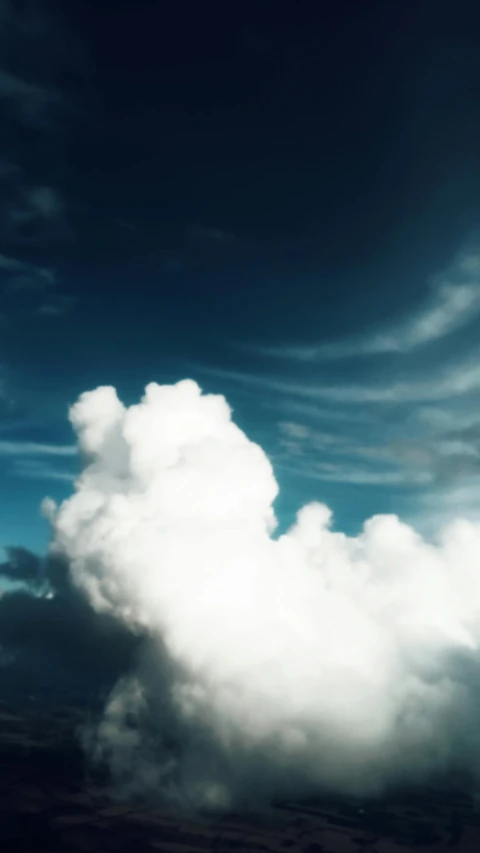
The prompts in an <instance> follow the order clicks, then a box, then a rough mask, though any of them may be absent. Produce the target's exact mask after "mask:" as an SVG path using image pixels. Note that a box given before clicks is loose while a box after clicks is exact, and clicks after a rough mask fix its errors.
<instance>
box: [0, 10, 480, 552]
mask: <svg viewBox="0 0 480 853" xmlns="http://www.w3.org/2000/svg"><path fill="white" fill-rule="evenodd" d="M472 6H473V4H470V3H468V4H467V3H457V4H455V7H454V8H453V7H452V5H451V4H450V3H446V2H435V3H434V2H428V0H426V2H415V3H413V2H412V3H410V2H398V3H397V2H387V3H385V2H384V1H383V0H382V2H369V3H358V2H357V3H356V2H340V1H339V0H338V1H337V2H324V3H321V4H314V5H312V4H311V3H303V2H298V3H295V4H294V5H292V4H291V3H278V4H276V6H275V14H274V15H272V12H271V8H269V7H268V6H267V5H265V6H263V5H262V4H260V5H259V6H256V7H254V6H252V5H248V4H238V6H234V7H231V6H230V5H228V7H227V6H225V5H224V4H218V5H216V4H215V5H212V7H211V10H209V9H205V8H204V7H203V6H202V7H201V8H200V6H198V5H197V4H190V3H180V4H160V3H157V2H153V0H152V1H151V2H146V0H138V2H136V3H134V4H133V3H131V2H126V0H125V2H121V0H120V2H118V3H116V4H115V6H114V7H113V6H108V5H107V4H98V2H93V0H91V1H90V0H71V2H70V3H68V4H65V3H60V2H57V0H51V2H41V0H39V2H25V3H15V2H10V1H9V0H0V110H1V127H2V133H1V136H0V288H1V306H0V315H1V338H0V340H1V355H0V367H1V386H0V392H1V400H0V406H1V408H0V544H1V545H2V546H3V547H7V546H12V545H14V546H22V547H25V548H28V549H32V550H33V551H36V552H38V553H43V552H44V551H45V549H46V547H47V543H48V539H49V535H50V534H49V525H48V523H47V521H46V519H45V518H44V516H43V515H42V512H41V509H40V507H41V503H42V500H43V499H44V498H45V497H46V496H50V497H52V498H53V499H54V500H56V501H57V502H58V501H61V500H63V499H65V498H67V497H68V496H69V495H70V494H71V492H72V489H73V479H74V477H75V476H76V474H77V473H78V471H79V467H80V463H79V459H78V454H77V451H76V446H75V441H74V435H73V433H72V429H71V425H70V424H69V421H68V410H69V407H70V406H71V405H72V404H73V403H74V402H75V401H76V399H77V398H78V396H79V394H81V393H82V392H84V391H88V390H92V389H95V388H97V387H98V386H103V385H108V386H114V387H115V388H116V389H117V391H118V394H119V396H120V398H121V399H122V400H123V401H124V402H125V403H126V404H127V405H128V404H131V403H133V402H134V401H137V400H138V399H139V398H140V397H141V395H142V393H143V389H144V388H145V387H146V386H147V385H148V384H149V383H150V382H157V383H159V384H160V385H162V384H170V383H175V382H178V381H179V380H182V379H185V378H191V379H194V380H195V381H196V382H197V383H198V384H199V385H200V387H201V388H203V389H204V390H205V392H208V393H211V392H213V393H218V394H222V395H224V396H225V397H226V399H227V401H228V403H229V404H230V406H231V407H232V408H233V418H234V421H235V423H236V424H238V426H239V427H240V428H241V429H242V430H244V431H245V432H246V434H247V435H248V436H249V438H250V439H251V440H253V441H255V442H258V443H259V444H260V445H261V446H262V447H263V449H264V450H265V452H266V453H267V454H268V456H269V458H270V460H271V462H272V464H273V466H274V471H275V476H276V478H277V480H278V482H279V485H280V492H279V496H278V498H277V499H276V502H275V510H276V513H277V517H278V519H279V524H280V529H284V528H285V527H286V526H288V525H289V524H290V523H291V522H292V521H293V518H294V516H295V512H296V511H297V509H298V508H299V507H300V506H302V505H304V504H305V503H308V502H309V501H310V500H320V501H322V502H325V503H326V504H328V506H330V507H331V508H332V510H333V513H334V522H333V523H334V525H336V526H338V528H339V529H342V530H345V531H347V532H352V533H355V532H357V531H358V530H359V529H360V527H361V525H362V523H363V522H364V520H365V519H366V518H368V517H370V516H372V515H375V514H377V513H392V512H395V513H398V514H399V515H400V516H401V517H402V518H404V519H406V520H408V521H411V522H412V523H413V524H414V526H416V527H417V528H418V529H419V530H421V531H422V532H425V533H426V534H428V535H430V534H432V535H433V534H434V533H435V531H436V529H437V527H438V525H439V524H440V523H441V522H442V521H443V520H444V519H446V518H447V519H448V518H450V517H451V515H452V514H455V513H459V514H461V515H463V516H464V517H470V516H471V515H475V514H476V513H477V511H478V509H479V500H478V495H479V491H478V489H479V485H480V483H479V464H480V456H479V452H480V444H479V442H480V420H479V417H478V414H477V400H478V398H479V392H480V363H479V361H478V356H479V349H478V346H479V345H478V331H479V328H480V240H479V239H478V237H479V232H478V227H479V224H480V200H479V199H480V195H479V190H480V161H479V159H478V142H479V133H480V107H479V104H480V99H479V93H480V64H479V59H478V57H479V55H480V52H479V47H480V44H479V42H480V28H479V20H478V15H477V13H476V12H475V10H474V9H473V8H472Z"/></svg>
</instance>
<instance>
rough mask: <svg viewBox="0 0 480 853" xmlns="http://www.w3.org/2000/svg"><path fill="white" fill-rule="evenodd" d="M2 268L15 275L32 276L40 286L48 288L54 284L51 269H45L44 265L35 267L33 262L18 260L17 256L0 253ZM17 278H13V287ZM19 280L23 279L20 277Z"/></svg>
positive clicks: (0, 267) (0, 268) (53, 274)
mask: <svg viewBox="0 0 480 853" xmlns="http://www.w3.org/2000/svg"><path fill="white" fill-rule="evenodd" d="M1 270H3V271H4V272H6V273H9V274H12V275H16V274H20V275H24V274H26V275H27V276H30V277H33V278H34V279H35V281H36V282H37V286H38V287H41V288H45V289H46V288H48V287H51V286H52V285H54V284H55V273H54V272H53V270H50V269H46V268H44V267H37V266H35V264H29V263H27V262H26V261H20V260H18V258H11V257H8V256H7V255H2V254H0V271H1ZM16 281H17V279H14V283H13V285H12V287H13V288H15V287H16V284H15V282H16ZM20 281H22V282H23V281H24V279H23V278H22V279H20Z"/></svg>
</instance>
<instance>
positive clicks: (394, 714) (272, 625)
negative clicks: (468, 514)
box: [47, 380, 480, 806]
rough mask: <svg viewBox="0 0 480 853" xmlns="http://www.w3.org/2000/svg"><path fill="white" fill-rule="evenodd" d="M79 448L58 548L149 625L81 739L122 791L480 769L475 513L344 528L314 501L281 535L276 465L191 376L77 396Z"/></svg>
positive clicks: (381, 784)
mask: <svg viewBox="0 0 480 853" xmlns="http://www.w3.org/2000/svg"><path fill="white" fill-rule="evenodd" d="M70 418H71V422H72V424H73V427H74V429H75V431H76V433H77V435H78V442H79V447H80V451H81V453H82V455H83V458H84V468H83V472H82V474H81V476H80V477H79V479H78V481H77V483H76V486H75V492H74V494H73V495H72V496H71V497H70V498H69V499H68V500H66V501H65V502H64V503H63V504H62V505H61V506H60V507H59V508H56V507H54V506H53V505H52V504H49V505H48V507H47V508H48V510H49V512H50V514H51V518H52V527H53V543H52V548H51V554H50V559H52V558H53V559H57V560H58V559H61V560H66V561H67V562H68V564H69V567H70V577H71V580H72V583H73V584H74V586H75V587H76V588H77V589H78V590H79V591H81V593H82V595H84V596H85V598H86V600H88V601H89V602H90V604H91V606H92V607H93V608H94V609H95V611H96V612H97V613H99V614H104V615H108V616H110V617H112V618H114V619H115V620H118V621H119V622H121V623H122V624H123V625H125V626H126V628H127V629H128V631H129V632H131V633H132V634H133V635H136V636H138V637H142V638H143V645H142V653H141V655H139V656H138V658H137V665H136V667H135V668H134V669H133V670H130V672H128V673H126V674H125V673H123V676H122V677H121V678H119V680H118V682H117V684H116V686H115V688H114V690H113V692H112V693H111V695H110V698H109V701H108V702H107V705H106V707H105V709H104V713H103V715H102V717H101V719H100V720H99V722H98V724H97V726H96V727H95V728H94V729H93V730H90V731H89V732H88V733H87V735H86V738H85V742H86V743H87V745H88V748H89V749H90V750H91V751H92V752H93V754H94V755H95V756H96V757H97V758H100V759H104V760H107V761H108V763H109V766H110V769H111V770H112V772H113V775H114V777H115V778H116V780H117V782H118V784H119V785H120V786H123V788H124V789H125V790H128V791H129V792H132V791H146V790H148V791H150V792H154V793H156V794H158V793H160V792H161V793H162V795H163V796H169V797H170V798H171V799H173V800H178V799H181V800H182V801H183V802H185V801H186V802H190V803H193V804H195V805H212V804H213V805H226V806H228V805H230V804H231V803H232V802H238V801H239V800H242V799H244V798H245V797H247V798H248V796H253V797H257V796H259V795H260V794H266V795H270V794H272V793H280V792H285V791H288V790H291V789H292V787H293V788H294V789H295V791H296V792H297V793H298V792H299V791H302V790H303V791H306V790H311V789H312V788H325V787H328V788H329V789H331V790H332V789H333V790H337V791H347V792H349V793H361V794H365V793H367V794H368V793H376V792H378V791H379V790H383V789H384V788H385V787H386V786H389V785H395V784H399V783H400V784H401V783H403V782H408V781H412V780H419V779H424V778H425V777H427V776H428V775H429V774H431V773H439V772H442V771H443V770H449V769H452V768H459V769H467V770H469V771H473V772H474V773H476V771H477V767H478V766H479V761H480V743H479V738H478V735H477V719H478V711H479V701H480V699H479V697H480V691H479V676H480V661H479V644H480V561H479V554H480V525H476V524H474V523H472V522H469V521H465V520H461V519H460V520H453V521H452V523H451V524H450V525H449V526H448V527H446V528H445V529H444V530H443V531H441V532H440V534H439V537H438V541H437V542H436V543H435V544H432V543H429V542H426V541H424V540H423V539H422V538H421V537H420V536H419V535H418V534H417V533H416V532H415V531H414V530H413V529H412V528H410V527H409V526H407V525H405V524H403V523H402V522H401V521H400V520H399V519H398V518H397V517H395V516H377V517H375V518H372V519H370V520H369V521H368V522H367V523H366V524H365V526H364V529H363V531H362V533H361V534H360V535H359V536H358V537H356V538H350V537H347V536H346V535H344V534H342V533H340V532H336V531H335V530H333V529H332V519H331V514H330V511H329V510H328V508H327V507H326V506H324V505H323V504H321V503H316V504H312V505H309V506H306V507H304V508H303V509H301V510H300V511H299V514H298V518H297V522H296V524H295V525H294V527H293V528H292V529H291V530H289V531H288V532H287V533H286V534H285V535H282V536H275V534H274V530H275V515H274V511H273V503H274V500H275V497H276V495H277V484H276V481H275V478H274V474H273V470H272V467H271V464H270V462H269V460H268V458H267V456H266V454H265V453H264V452H263V451H262V449H261V448H260V447H259V446H257V445H256V444H254V443H252V442H251V441H250V440H249V439H248V438H247V437H246V436H245V435H244V434H243V433H242V431H241V430H240V429H239V428H238V427H237V426H236V425H235V424H234V423H233V422H232V419H231V412H230V409H229V407H228V405H227V403H226V401H225V400H224V398H223V397H219V396H211V395H203V394H202V393H201V390H200V389H199V387H198V386H197V385H196V383H195V382H193V381H191V380H185V381H183V382H179V383H178V384H176V385H174V386H163V387H160V386H158V385H156V384H151V385H149V386H148V387H147V389H146V392H145V396H144V397H143V399H142V401H141V402H140V403H139V404H138V405H135V406H131V407H130V408H126V407H125V406H124V405H123V404H122V403H121V402H120V401H119V399H118V397H117V395H116V392H115V390H114V389H113V388H109V387H102V388H98V389H97V390H96V391H93V392H89V393H86V394H83V395H82V397H81V398H80V399H79V401H78V402H77V403H76V404H75V405H74V406H73V407H72V409H71V413H70Z"/></svg>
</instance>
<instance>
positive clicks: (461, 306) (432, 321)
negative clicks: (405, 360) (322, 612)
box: [253, 255, 480, 362]
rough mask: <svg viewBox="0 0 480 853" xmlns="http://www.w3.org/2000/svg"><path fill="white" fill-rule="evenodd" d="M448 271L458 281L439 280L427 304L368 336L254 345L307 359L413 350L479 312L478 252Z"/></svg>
mask: <svg viewBox="0 0 480 853" xmlns="http://www.w3.org/2000/svg"><path fill="white" fill-rule="evenodd" d="M449 274H450V279H452V278H453V279H456V281H455V283H452V281H451V280H449V281H442V282H440V284H437V286H436V288H435V290H434V293H433V295H432V296H431V298H430V300H429V303H428V304H427V305H426V306H424V307H422V308H421V309H420V310H418V311H417V312H416V313H414V314H413V315H412V316H410V317H407V318H405V319H404V320H403V321H401V322H399V323H396V324H395V325H393V326H391V327H390V328H387V329H384V330H382V331H379V332H374V333H371V334H369V335H367V336H356V337H354V338H350V339H349V338H347V339H345V340H339V341H333V342H327V343H321V344H318V345H304V344H301V345H298V346H279V347H253V349H254V350H255V351H256V352H258V353H260V354H263V355H267V356H273V357H276V358H285V359H290V360H297V361H304V362H306V361H318V362H321V361H335V360H338V359H346V358H356V357H358V356H365V355H381V354H386V353H409V352H412V351H414V350H416V349H419V348H420V347H423V346H425V345H427V344H429V343H432V342H434V341H438V340H440V339H441V338H444V337H446V336H447V335H450V334H452V333H453V332H456V331H458V330H459V329H461V328H462V327H463V326H465V325H466V324H467V323H470V322H472V321H473V320H474V319H476V318H477V317H478V316H479V315H480V263H479V258H478V256H474V255H469V256H466V257H462V258H461V259H459V260H457V261H456V263H455V265H454V268H453V269H452V270H450V271H449ZM458 279H460V280H458ZM465 279H466V280H465Z"/></svg>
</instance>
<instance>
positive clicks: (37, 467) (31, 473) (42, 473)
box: [13, 462, 76, 483]
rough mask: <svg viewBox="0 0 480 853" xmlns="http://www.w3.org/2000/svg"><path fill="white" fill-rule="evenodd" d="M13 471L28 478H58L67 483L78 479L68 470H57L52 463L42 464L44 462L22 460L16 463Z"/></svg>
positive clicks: (16, 474)
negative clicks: (35, 462) (36, 462)
mask: <svg viewBox="0 0 480 853" xmlns="http://www.w3.org/2000/svg"><path fill="white" fill-rule="evenodd" d="M13 473H14V475H15V476H16V477H22V478H24V479H26V480H57V481H60V482H65V483H73V482H74V481H75V479H76V475H75V474H71V473H69V472H68V471H57V470H56V469H55V468H52V467H51V466H50V465H42V463H38V464H34V463H28V464H27V463H26V462H20V463H18V464H17V465H15V468H14V469H13Z"/></svg>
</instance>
